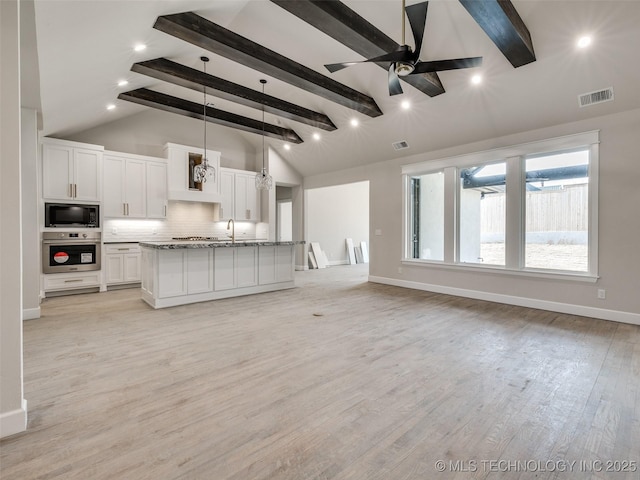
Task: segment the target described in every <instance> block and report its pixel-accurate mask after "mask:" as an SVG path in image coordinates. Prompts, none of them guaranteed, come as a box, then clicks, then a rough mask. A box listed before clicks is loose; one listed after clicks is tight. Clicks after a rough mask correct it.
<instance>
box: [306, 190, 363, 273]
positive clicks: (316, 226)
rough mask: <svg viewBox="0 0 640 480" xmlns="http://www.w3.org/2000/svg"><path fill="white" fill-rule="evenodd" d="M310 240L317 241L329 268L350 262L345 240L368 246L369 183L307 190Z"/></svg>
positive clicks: (308, 236)
mask: <svg viewBox="0 0 640 480" xmlns="http://www.w3.org/2000/svg"><path fill="white" fill-rule="evenodd" d="M305 219H306V225H307V228H306V230H307V235H306V236H307V239H308V240H309V242H318V243H319V244H320V248H321V249H322V250H323V251H324V252H325V253H326V255H327V259H328V260H329V264H330V265H345V264H348V263H349V259H348V256H347V248H346V242H345V240H346V239H347V238H351V239H352V240H353V243H354V245H355V246H360V242H366V243H367V246H368V245H369V182H358V183H350V184H346V185H336V186H331V187H323V188H314V189H305Z"/></svg>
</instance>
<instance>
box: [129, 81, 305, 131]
mask: <svg viewBox="0 0 640 480" xmlns="http://www.w3.org/2000/svg"><path fill="white" fill-rule="evenodd" d="M118 98H119V99H121V100H127V101H129V102H133V103H137V104H140V105H145V106H147V107H153V108H157V109H158V110H164V111H165V112H171V113H177V114H178V115H184V116H185V117H191V118H197V119H200V120H204V111H203V105H202V104H200V103H194V102H190V101H189V100H185V99H183V98H178V97H174V96H171V95H167V94H164V93H160V92H155V91H153V90H149V89H147V88H139V89H137V90H131V91H129V92H124V93H121V94H120V95H118ZM206 108H207V122H211V123H216V124H218V125H224V126H225V127H231V128H235V129H238V130H243V131H245V132H251V133H257V134H258V135H262V134H263V130H262V129H263V124H262V122H261V121H260V120H254V119H252V118H247V117H243V116H241V115H236V114H235V113H229V112H225V111H223V110H219V109H217V108H213V107H206ZM264 135H265V136H266V137H271V138H277V139H278V140H284V141H285V142H291V143H302V139H301V138H300V137H299V136H298V134H297V133H296V132H294V131H293V130H289V129H287V128H283V127H279V126H277V125H272V124H270V123H265V124H264Z"/></svg>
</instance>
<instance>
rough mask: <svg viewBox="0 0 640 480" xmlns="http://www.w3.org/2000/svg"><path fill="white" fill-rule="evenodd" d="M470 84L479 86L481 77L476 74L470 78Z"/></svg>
mask: <svg viewBox="0 0 640 480" xmlns="http://www.w3.org/2000/svg"><path fill="white" fill-rule="evenodd" d="M471 83H473V84H474V85H480V84H481V83H482V75H478V74H476V75H474V76H473V77H471Z"/></svg>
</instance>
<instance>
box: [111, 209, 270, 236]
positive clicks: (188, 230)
mask: <svg viewBox="0 0 640 480" xmlns="http://www.w3.org/2000/svg"><path fill="white" fill-rule="evenodd" d="M215 218H216V206H215V204H212V203H199V202H177V201H171V202H169V206H168V208H167V218H166V219H165V220H146V219H133V218H122V219H106V220H105V221H104V224H103V228H102V238H103V241H105V242H141V241H154V240H158V241H161V240H170V239H171V238H172V237H184V236H188V235H189V236H191V235H193V236H200V237H218V238H220V239H226V238H228V237H229V236H230V232H229V231H228V230H227V222H226V221H224V222H218V221H215ZM235 231H236V238H237V239H242V238H248V239H253V238H259V239H267V238H268V235H269V233H268V232H269V225H268V224H267V223H257V224H256V223H253V222H236V224H235Z"/></svg>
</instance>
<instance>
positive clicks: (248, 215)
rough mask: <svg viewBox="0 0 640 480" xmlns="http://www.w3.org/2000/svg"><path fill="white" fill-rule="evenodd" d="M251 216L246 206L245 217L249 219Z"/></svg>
mask: <svg viewBox="0 0 640 480" xmlns="http://www.w3.org/2000/svg"><path fill="white" fill-rule="evenodd" d="M250 218H251V210H249V209H248V208H247V212H246V219H247V220H249V219H250Z"/></svg>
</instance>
